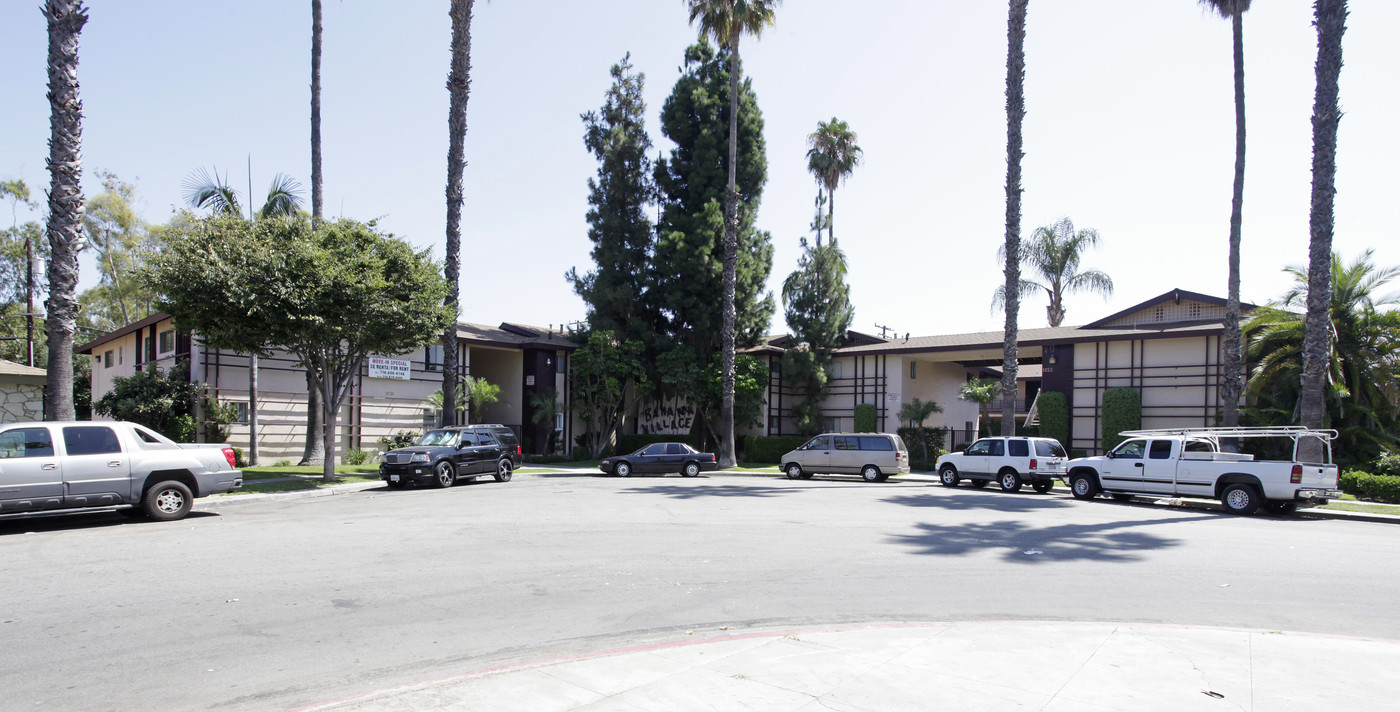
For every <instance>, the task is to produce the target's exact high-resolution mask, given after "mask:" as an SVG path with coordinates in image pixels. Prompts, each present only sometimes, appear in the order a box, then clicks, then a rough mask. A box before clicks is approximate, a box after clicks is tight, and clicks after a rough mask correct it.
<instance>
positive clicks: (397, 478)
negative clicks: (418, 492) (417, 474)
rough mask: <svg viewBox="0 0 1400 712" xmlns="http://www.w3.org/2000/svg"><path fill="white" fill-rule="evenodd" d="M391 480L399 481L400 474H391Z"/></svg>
mask: <svg viewBox="0 0 1400 712" xmlns="http://www.w3.org/2000/svg"><path fill="white" fill-rule="evenodd" d="M389 481H390V482H398V481H399V476H398V475H389Z"/></svg>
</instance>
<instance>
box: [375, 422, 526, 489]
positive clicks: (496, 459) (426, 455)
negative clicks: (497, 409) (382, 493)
mask: <svg viewBox="0 0 1400 712" xmlns="http://www.w3.org/2000/svg"><path fill="white" fill-rule="evenodd" d="M520 461H521V458H520V439H519V438H517V437H516V436H515V432H514V431H512V430H511V429H510V428H507V427H506V426H504V425H462V426H454V427H446V428H436V429H434V430H429V431H428V432H426V433H423V437H421V438H418V443H417V444H416V445H410V446H409V447H401V448H398V449H397V450H390V451H389V452H386V453H384V462H383V464H381V465H380V466H379V479H381V480H384V482H385V483H386V484H388V485H389V486H390V487H392V488H394V489H398V488H400V487H403V486H404V485H407V484H408V483H409V482H420V483H421V482H427V483H429V484H431V485H432V486H434V487H451V486H452V485H453V484H455V483H456V482H457V480H459V479H463V480H466V481H468V482H470V481H472V480H474V479H476V478H477V477H478V476H480V475H492V476H494V477H495V478H496V481H497V482H509V481H510V475H511V473H512V472H513V471H514V470H515V468H517V467H519V466H520Z"/></svg>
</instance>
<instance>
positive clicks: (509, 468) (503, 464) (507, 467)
mask: <svg viewBox="0 0 1400 712" xmlns="http://www.w3.org/2000/svg"><path fill="white" fill-rule="evenodd" d="M513 471H515V466H514V465H512V464H510V460H501V461H500V462H498V463H496V481H497V482H510V475H511V473H512V472H513Z"/></svg>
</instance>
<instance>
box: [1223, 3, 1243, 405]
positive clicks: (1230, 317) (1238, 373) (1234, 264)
mask: <svg viewBox="0 0 1400 712" xmlns="http://www.w3.org/2000/svg"><path fill="white" fill-rule="evenodd" d="M1243 18H1244V13H1241V12H1236V13H1235V14H1234V17H1233V18H1231V24H1232V25H1233V26H1234V35H1235V194H1234V198H1233V199H1232V200H1231V201H1230V277H1229V289H1228V296H1227V297H1226V299H1225V338H1224V341H1225V345H1224V350H1225V353H1224V354H1223V356H1224V358H1223V359H1221V360H1222V362H1223V363H1222V366H1223V368H1224V371H1225V372H1224V373H1223V374H1221V377H1220V400H1221V401H1222V405H1223V410H1222V411H1221V421H1222V423H1221V424H1222V425H1224V426H1225V427H1227V428H1233V427H1235V426H1237V425H1239V424H1240V410H1239V406H1240V390H1241V389H1242V387H1243V376H1242V370H1243V369H1242V367H1241V365H1240V362H1241V360H1242V356H1243V354H1242V352H1241V348H1240V223H1241V221H1242V220H1243V215H1244V19H1243Z"/></svg>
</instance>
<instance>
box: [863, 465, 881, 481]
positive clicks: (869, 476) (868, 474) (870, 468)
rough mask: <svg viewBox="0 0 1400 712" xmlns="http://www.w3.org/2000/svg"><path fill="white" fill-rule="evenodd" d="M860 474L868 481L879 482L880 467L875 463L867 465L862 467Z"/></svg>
mask: <svg viewBox="0 0 1400 712" xmlns="http://www.w3.org/2000/svg"><path fill="white" fill-rule="evenodd" d="M860 476H861V478H862V479H864V480H865V481H866V482H879V481H880V468H878V467H876V466H874V465H866V466H865V467H862V468H861V469H860Z"/></svg>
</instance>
